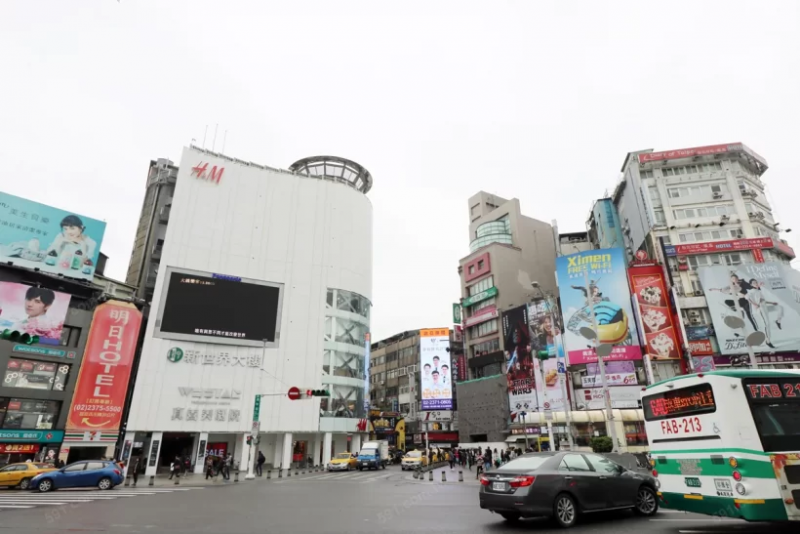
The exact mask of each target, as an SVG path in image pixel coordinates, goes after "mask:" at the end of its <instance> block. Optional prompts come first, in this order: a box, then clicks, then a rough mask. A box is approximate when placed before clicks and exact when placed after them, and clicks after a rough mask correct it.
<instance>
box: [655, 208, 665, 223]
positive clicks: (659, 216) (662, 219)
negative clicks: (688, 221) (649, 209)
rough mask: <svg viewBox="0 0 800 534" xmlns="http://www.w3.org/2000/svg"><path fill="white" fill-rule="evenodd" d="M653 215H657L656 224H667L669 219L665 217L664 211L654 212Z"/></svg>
mask: <svg viewBox="0 0 800 534" xmlns="http://www.w3.org/2000/svg"><path fill="white" fill-rule="evenodd" d="M653 215H655V218H656V224H667V219H666V218H665V217H664V210H653Z"/></svg>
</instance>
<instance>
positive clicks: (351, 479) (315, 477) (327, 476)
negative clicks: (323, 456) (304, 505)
mask: <svg viewBox="0 0 800 534" xmlns="http://www.w3.org/2000/svg"><path fill="white" fill-rule="evenodd" d="M398 476H400V475H399V473H397V472H396V471H350V472H347V471H344V472H341V473H330V472H324V473H319V474H311V475H300V476H299V477H289V478H286V477H284V478H279V479H277V480H276V479H274V478H273V481H274V482H275V483H276V484H287V483H290V482H309V481H310V482H344V483H352V484H372V483H374V482H378V481H380V480H386V479H389V478H391V477H395V478H397V477H398Z"/></svg>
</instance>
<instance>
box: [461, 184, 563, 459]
mask: <svg viewBox="0 0 800 534" xmlns="http://www.w3.org/2000/svg"><path fill="white" fill-rule="evenodd" d="M468 207H469V220H470V225H469V235H470V254H469V255H468V256H466V257H464V258H462V259H461V260H460V261H459V276H460V278H461V292H462V294H461V297H462V299H461V307H462V319H463V322H462V325H463V328H464V351H465V355H466V367H467V369H466V371H467V373H465V374H464V375H463V376H464V378H467V379H468V380H466V381H465V382H463V383H462V382H459V385H458V404H459V434H460V438H461V441H463V442H465V443H467V442H479V441H502V440H503V439H505V436H506V435H507V433H508V426H507V423H506V422H507V421H508V396H507V387H506V385H507V384H506V377H505V375H504V371H505V369H504V365H505V361H506V358H505V355H504V352H503V345H504V341H503V339H502V337H503V336H502V326H501V318H502V313H503V311H504V310H508V309H510V308H513V307H515V306H520V305H522V304H526V303H527V302H529V301H531V300H532V299H534V298H536V297H539V296H541V294H540V293H539V291H543V292H545V293H546V294H549V295H557V287H556V281H555V274H554V265H555V257H556V242H555V236H554V231H553V227H552V226H551V225H550V224H548V223H545V222H542V221H538V220H536V219H533V218H531V217H527V216H525V215H523V214H522V212H521V209H520V203H519V200H518V199H511V200H507V199H504V198H500V197H497V196H496V195H491V194H489V193H485V192H480V193H478V194H476V195H474V196H473V197H471V198H470V199H469V204H468ZM534 282H537V283H538V289H535V288H534V287H533V285H532V284H533V283H534Z"/></svg>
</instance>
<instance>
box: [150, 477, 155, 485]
mask: <svg viewBox="0 0 800 534" xmlns="http://www.w3.org/2000/svg"><path fill="white" fill-rule="evenodd" d="M155 478H156V477H152V476H151V477H150V483H149V484H148V486H152V485H153V483H154V481H155Z"/></svg>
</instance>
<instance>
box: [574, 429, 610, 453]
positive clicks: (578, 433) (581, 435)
mask: <svg viewBox="0 0 800 534" xmlns="http://www.w3.org/2000/svg"><path fill="white" fill-rule="evenodd" d="M572 428H573V432H572V436H573V438H574V439H575V445H576V446H578V447H591V441H592V438H593V437H596V436H605V435H607V434H606V424H605V423H573V424H572Z"/></svg>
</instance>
